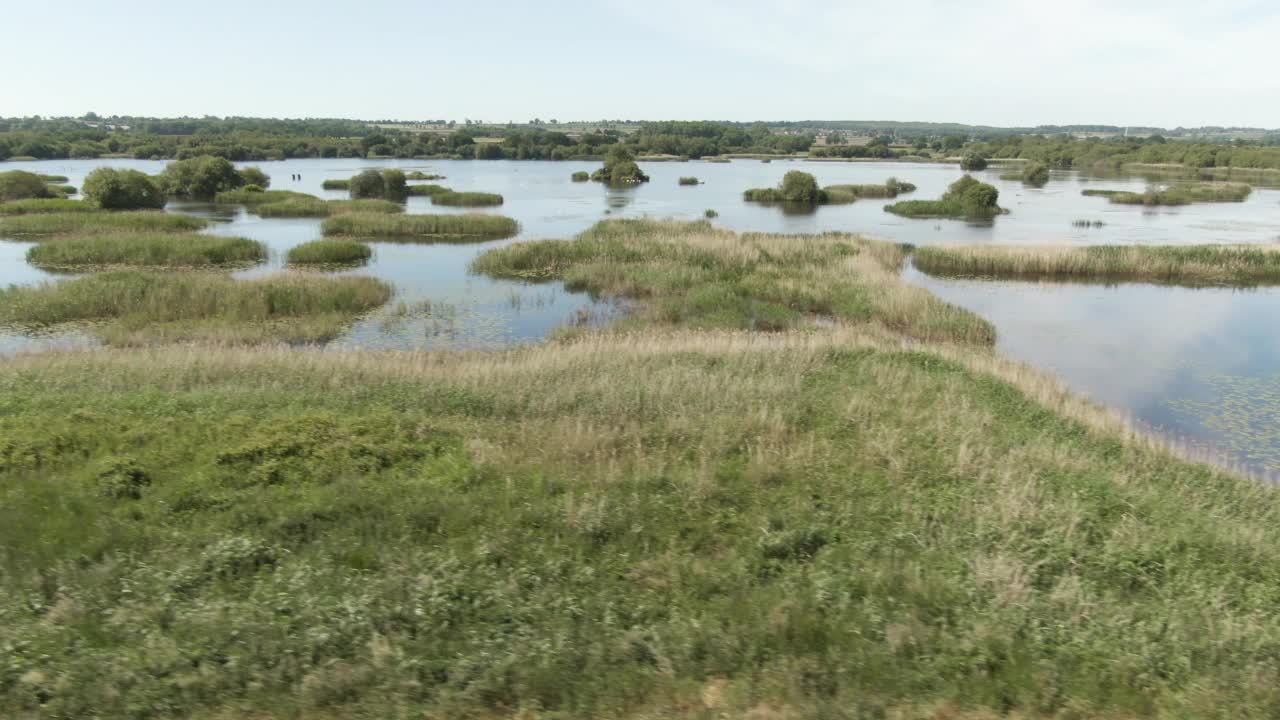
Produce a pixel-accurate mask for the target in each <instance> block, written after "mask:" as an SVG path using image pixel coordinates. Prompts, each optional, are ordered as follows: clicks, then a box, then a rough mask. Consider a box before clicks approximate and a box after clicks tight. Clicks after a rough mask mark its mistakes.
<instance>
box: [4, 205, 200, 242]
mask: <svg viewBox="0 0 1280 720" xmlns="http://www.w3.org/2000/svg"><path fill="white" fill-rule="evenodd" d="M208 224H209V221H207V220H205V219H203V218H198V217H192V216H190V215H178V214H176V213H166V212H162V211H158V210H147V211H139V212H111V211H105V210H103V211H97V212H82V211H81V212H65V211H62V212H52V213H34V214H28V215H14V216H9V217H0V236H4V235H15V236H25V235H65V234H101V233H118V232H189V231H195V230H200V229H201V228H203V227H205V226H206V225H208Z"/></svg>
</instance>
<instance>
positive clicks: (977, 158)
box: [960, 153, 987, 172]
mask: <svg viewBox="0 0 1280 720" xmlns="http://www.w3.org/2000/svg"><path fill="white" fill-rule="evenodd" d="M960 169H961V170H964V171H965V172H972V171H977V170H986V169H987V159H986V158H984V157H982V156H981V155H979V154H977V153H968V154H966V155H965V156H964V157H962V158H960Z"/></svg>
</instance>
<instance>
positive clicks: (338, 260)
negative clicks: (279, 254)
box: [288, 238, 373, 265]
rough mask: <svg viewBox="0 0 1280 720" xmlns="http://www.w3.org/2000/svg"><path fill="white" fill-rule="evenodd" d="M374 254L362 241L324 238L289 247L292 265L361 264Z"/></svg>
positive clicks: (289, 257) (289, 258)
mask: <svg viewBox="0 0 1280 720" xmlns="http://www.w3.org/2000/svg"><path fill="white" fill-rule="evenodd" d="M372 256H373V251H372V250H370V249H369V246H368V245H365V244H364V243H362V242H357V241H355V240H347V239H345V238H324V239H322V240H312V241H311V242H305V243H302V244H301V245H295V246H294V247H291V248H289V254H288V260H289V264H290V265H359V264H361V263H364V262H366V261H368V259H369V258H370V257H372Z"/></svg>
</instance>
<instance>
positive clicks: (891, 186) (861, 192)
mask: <svg viewBox="0 0 1280 720" xmlns="http://www.w3.org/2000/svg"><path fill="white" fill-rule="evenodd" d="M915 189H916V186H915V185H912V184H911V183H909V182H902V181H900V180H898V179H897V178H889V179H888V180H886V181H885V182H884V183H881V184H879V185H876V184H867V185H827V186H825V187H823V188H822V192H823V195H824V196H825V197H824V200H825V201H826V202H829V203H851V202H855V201H857V200H860V199H862V198H896V197H898V196H899V195H901V194H903V193H909V192H915Z"/></svg>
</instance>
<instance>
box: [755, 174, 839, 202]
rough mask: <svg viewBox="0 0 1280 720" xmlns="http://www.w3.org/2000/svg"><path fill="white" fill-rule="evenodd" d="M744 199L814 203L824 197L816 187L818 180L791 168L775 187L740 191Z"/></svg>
mask: <svg viewBox="0 0 1280 720" xmlns="http://www.w3.org/2000/svg"><path fill="white" fill-rule="evenodd" d="M742 197H743V199H744V200H750V201H753V202H786V203H803V204H809V205H816V204H817V203H820V202H822V201H824V200H825V199H826V195H825V194H824V193H823V192H822V190H820V189H819V188H818V181H817V180H816V179H815V178H814V177H813V175H810V174H809V173H807V172H801V171H799V170H792V171H790V172H788V173H787V174H786V175H783V176H782V183H781V184H779V185H778V187H776V188H754V189H752V190H747V191H745V192H743V193H742Z"/></svg>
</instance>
